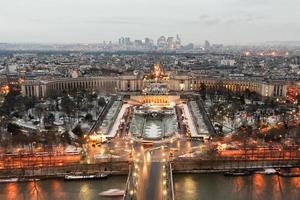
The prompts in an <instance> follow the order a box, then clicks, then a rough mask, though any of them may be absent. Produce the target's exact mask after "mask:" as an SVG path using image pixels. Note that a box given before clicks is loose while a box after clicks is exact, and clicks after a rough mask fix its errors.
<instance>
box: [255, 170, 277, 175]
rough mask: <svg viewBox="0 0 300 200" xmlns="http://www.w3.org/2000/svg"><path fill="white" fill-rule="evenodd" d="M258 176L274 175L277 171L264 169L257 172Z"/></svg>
mask: <svg viewBox="0 0 300 200" xmlns="http://www.w3.org/2000/svg"><path fill="white" fill-rule="evenodd" d="M258 173H259V174H266V175H271V174H276V173H277V171H276V170H275V169H274V168H266V169H264V170H263V171H259V172H258Z"/></svg>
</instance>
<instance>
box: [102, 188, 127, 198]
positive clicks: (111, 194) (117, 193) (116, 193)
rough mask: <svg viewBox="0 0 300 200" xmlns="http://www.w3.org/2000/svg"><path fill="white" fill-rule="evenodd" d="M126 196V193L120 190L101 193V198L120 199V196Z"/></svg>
mask: <svg viewBox="0 0 300 200" xmlns="http://www.w3.org/2000/svg"><path fill="white" fill-rule="evenodd" d="M124 194H125V191H124V190H120V189H109V190H106V191H104V192H101V193H99V195H100V196H105V197H119V196H124Z"/></svg>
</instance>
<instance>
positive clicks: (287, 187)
mask: <svg viewBox="0 0 300 200" xmlns="http://www.w3.org/2000/svg"><path fill="white" fill-rule="evenodd" d="M174 184H175V196H176V200H181V199H188V200H218V199H220V200H227V199H230V200H231V199H232V200H241V199H242V200H248V199H249V200H279V199H280V200H281V199H282V200H299V199H300V177H293V178H283V177H280V176H277V175H272V176H270V175H262V174H255V175H252V176H243V177H225V176H223V175H222V174H190V175H188V174H177V175H175V177H174Z"/></svg>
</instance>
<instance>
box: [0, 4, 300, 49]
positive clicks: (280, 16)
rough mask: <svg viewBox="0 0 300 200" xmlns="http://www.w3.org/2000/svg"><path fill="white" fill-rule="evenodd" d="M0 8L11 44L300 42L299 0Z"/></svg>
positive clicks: (3, 38)
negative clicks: (172, 39)
mask: <svg viewBox="0 0 300 200" xmlns="http://www.w3.org/2000/svg"><path fill="white" fill-rule="evenodd" d="M71 3H72V4H71ZM0 7H1V8H0V11H1V14H0V25H1V27H2V28H1V30H0V42H8V43H19V42H21V43H31V42H33V43H101V42H102V41H112V42H115V41H117V39H118V38H119V37H122V36H129V37H131V38H136V39H144V38H145V37H149V38H152V39H154V40H156V39H157V38H159V37H160V36H161V35H165V36H168V35H172V36H173V35H176V34H177V33H178V34H179V35H180V36H181V37H182V41H183V44H187V43H189V42H193V43H196V44H203V41H204V40H209V41H214V43H225V44H248V43H261V42H265V41H299V40H300V38H299V37H298V35H299V33H300V28H299V26H297V22H298V21H299V19H300V16H299V15H297V14H296V13H297V8H298V7H299V2H297V1H296V0H291V1H288V2H284V1H283V0H276V1H269V0H265V1H247V0H226V1H222V2H216V0H214V1H207V0H205V1H201V2H197V1H195V0H189V1H188V2H186V1H185V2H181V1H172V3H170V2H169V1H157V0H155V1H151V2H149V1H145V0H143V1H136V0H129V1H119V0H114V1H101V2H98V1H95V0H89V1H79V0H76V1H70V0H62V1H59V2H56V3H55V1H50V0H44V1H42V2H35V1H33V0H26V1H17V0H13V1H5V2H1V3H0ZM54 11H55V12H54Z"/></svg>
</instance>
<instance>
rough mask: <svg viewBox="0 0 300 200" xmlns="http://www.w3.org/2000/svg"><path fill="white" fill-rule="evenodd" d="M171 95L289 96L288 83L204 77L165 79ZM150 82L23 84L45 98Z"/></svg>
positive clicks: (137, 87)
mask: <svg viewBox="0 0 300 200" xmlns="http://www.w3.org/2000/svg"><path fill="white" fill-rule="evenodd" d="M165 84H166V85H167V87H168V89H169V91H170V92H177V93H178V92H192V91H198V90H199V88H200V86H201V84H205V85H206V87H207V88H208V89H217V88H226V89H228V90H231V91H235V92H239V91H241V92H242V91H245V90H246V89H249V90H250V91H255V92H257V93H259V94H260V95H262V96H265V97H283V98H284V97H286V93H287V88H288V86H289V85H290V83H289V82H288V81H264V80H257V79H254V78H249V77H247V78H246V77H234V78H232V77H228V78H224V77H214V76H203V75H170V76H169V78H168V80H165ZM146 85H147V82H146V81H145V79H144V77H143V76H140V75H121V76H118V77H104V76H98V77H80V78H61V79H53V80H52V79H49V80H26V81H25V82H23V83H22V85H21V90H22V95H23V96H29V97H33V96H34V97H38V98H44V97H47V96H49V95H50V94H51V93H52V92H62V91H72V90H74V89H85V90H93V91H101V92H108V93H117V92H128V93H130V92H141V91H142V90H143V89H144V88H145V86H146Z"/></svg>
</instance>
